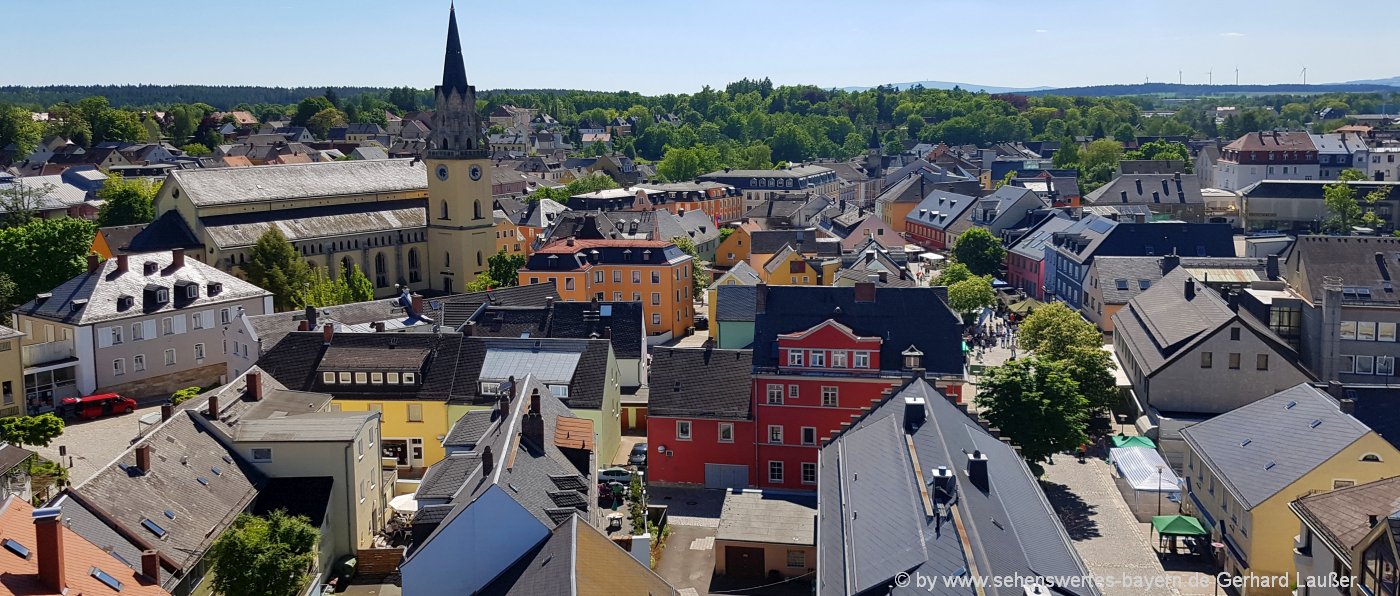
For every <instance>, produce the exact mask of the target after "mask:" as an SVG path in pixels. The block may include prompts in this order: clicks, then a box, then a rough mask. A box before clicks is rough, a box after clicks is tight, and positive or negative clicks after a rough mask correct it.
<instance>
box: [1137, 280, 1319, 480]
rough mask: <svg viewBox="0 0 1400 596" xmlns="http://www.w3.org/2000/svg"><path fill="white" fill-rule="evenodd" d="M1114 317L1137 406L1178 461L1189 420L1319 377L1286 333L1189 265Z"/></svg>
mask: <svg viewBox="0 0 1400 596" xmlns="http://www.w3.org/2000/svg"><path fill="white" fill-rule="evenodd" d="M1233 300H1235V299H1234V298H1232V299H1231V301H1233ZM1112 318H1113V329H1114V333H1113V348H1114V353H1115V354H1116V355H1117V356H1118V361H1119V362H1120V363H1122V370H1123V373H1124V374H1125V375H1126V376H1127V377H1128V380H1129V382H1131V383H1132V387H1133V394H1134V397H1135V398H1136V401H1137V408H1138V411H1139V412H1140V413H1141V415H1143V416H1145V417H1146V421H1145V424H1147V425H1149V426H1150V427H1152V428H1155V429H1156V435H1157V436H1156V440H1157V444H1158V446H1159V447H1160V449H1161V451H1162V453H1163V455H1164V456H1165V457H1166V459H1167V461H1169V462H1171V463H1172V465H1173V466H1175V467H1178V468H1180V467H1181V466H1182V463H1183V460H1182V456H1183V455H1184V450H1183V445H1182V444H1181V440H1180V438H1179V431H1180V430H1181V428H1182V427H1183V426H1185V425H1187V424H1190V423H1192V422H1195V421H1198V420H1201V419H1204V418H1209V417H1210V416H1214V415H1217V414H1223V413H1225V412H1229V411H1231V410H1235V409H1237V408H1240V407H1241V406H1244V405H1246V404H1249V403H1251V402H1253V401H1255V400H1258V399H1260V398H1263V397H1265V396H1267V395H1271V394H1273V393H1276V392H1278V391H1282V390H1283V389H1286V388H1288V387H1292V386H1294V385H1297V384H1298V383H1302V382H1306V381H1310V380H1312V375H1310V374H1308V372H1307V371H1306V370H1304V369H1303V368H1302V366H1301V365H1300V364H1299V363H1298V356H1297V353H1296V352H1295V351H1294V350H1293V348H1291V347H1289V346H1288V344H1287V343H1286V342H1285V341H1284V340H1283V339H1282V338H1280V337H1279V336H1278V335H1277V334H1275V333H1274V332H1273V331H1272V330H1270V329H1269V328H1268V326H1267V325H1265V324H1264V323H1261V322H1260V321H1259V320H1258V319H1256V318H1254V316H1253V315H1251V314H1249V313H1248V312H1239V309H1238V306H1236V305H1235V303H1233V302H1227V300H1226V299H1225V298H1223V297H1221V296H1220V295H1219V294H1217V293H1216V292H1215V290H1212V289H1210V288H1208V287H1206V286H1205V285H1204V284H1202V283H1201V282H1200V281H1199V280H1197V279H1196V278H1195V277H1194V276H1193V275H1192V274H1191V273H1190V272H1188V271H1186V270H1185V269H1184V268H1183V267H1176V268H1174V269H1172V270H1171V271H1170V272H1168V273H1167V274H1166V275H1164V276H1162V278H1161V279H1160V280H1159V281H1158V282H1157V283H1155V284H1152V286H1151V287H1150V288H1149V289H1147V290H1146V291H1144V292H1142V293H1140V294H1138V295H1137V296H1135V297H1133V298H1132V299H1131V300H1129V301H1128V304H1127V306H1125V307H1123V308H1121V309H1120V310H1118V312H1117V313H1115V314H1114V315H1113V317H1112ZM1140 424H1143V423H1141V422H1140Z"/></svg>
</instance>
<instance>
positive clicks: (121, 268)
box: [116, 255, 127, 275]
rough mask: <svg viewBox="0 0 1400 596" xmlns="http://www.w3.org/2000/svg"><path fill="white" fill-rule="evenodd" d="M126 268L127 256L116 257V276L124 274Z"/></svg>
mask: <svg viewBox="0 0 1400 596" xmlns="http://www.w3.org/2000/svg"><path fill="white" fill-rule="evenodd" d="M126 267H127V256H126V255H117V270H116V274H117V275H121V274H123V273H126Z"/></svg>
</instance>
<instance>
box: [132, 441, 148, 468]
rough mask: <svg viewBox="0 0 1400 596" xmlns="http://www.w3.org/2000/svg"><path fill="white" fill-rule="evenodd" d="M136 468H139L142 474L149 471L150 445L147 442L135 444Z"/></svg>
mask: <svg viewBox="0 0 1400 596" xmlns="http://www.w3.org/2000/svg"><path fill="white" fill-rule="evenodd" d="M136 469H137V470H140V471H141V473H142V474H148V473H150V471H151V446H150V445H149V444H145V443H142V444H141V445H137V446H136Z"/></svg>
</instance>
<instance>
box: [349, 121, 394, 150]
mask: <svg viewBox="0 0 1400 596" xmlns="http://www.w3.org/2000/svg"><path fill="white" fill-rule="evenodd" d="M388 137H389V133H387V132H384V128H383V127H381V126H379V125H378V124H375V123H373V122H351V123H350V125H349V126H347V127H346V128H345V140H346V141H348V142H351V143H363V142H365V141H380V143H381V144H384V145H387V144H388Z"/></svg>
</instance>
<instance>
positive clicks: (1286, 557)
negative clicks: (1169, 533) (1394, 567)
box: [1181, 384, 1400, 594]
mask: <svg viewBox="0 0 1400 596" xmlns="http://www.w3.org/2000/svg"><path fill="white" fill-rule="evenodd" d="M1181 436H1182V438H1183V439H1185V441H1186V445H1187V448H1188V453H1187V457H1186V462H1185V464H1186V465H1185V466H1184V468H1183V474H1181V477H1182V478H1183V480H1185V483H1186V491H1185V492H1186V496H1185V498H1184V499H1183V503H1182V505H1183V509H1184V510H1185V511H1186V512H1187V513H1189V514H1192V515H1196V516H1197V517H1198V518H1200V520H1201V521H1202V523H1203V525H1205V526H1206V527H1207V528H1209V529H1210V539H1211V540H1212V541H1216V542H1221V543H1224V544H1225V548H1223V549H1221V550H1220V552H1219V554H1218V555H1217V562H1218V563H1220V564H1222V565H1223V566H1224V570H1225V573H1228V574H1229V575H1232V576H1236V575H1240V576H1254V577H1256V578H1257V577H1259V576H1278V575H1284V574H1287V575H1288V576H1290V577H1292V575H1293V573H1294V572H1295V571H1296V570H1295V567H1294V550H1293V549H1294V545H1295V541H1294V540H1293V537H1294V535H1295V533H1296V531H1297V530H1296V528H1297V527H1298V526H1297V524H1296V523H1294V521H1293V520H1296V519H1297V517H1296V516H1295V515H1294V513H1293V512H1292V511H1291V510H1290V509H1289V505H1290V504H1291V503H1292V502H1294V501H1295V500H1297V499H1298V498H1300V497H1303V496H1306V495H1309V494H1315V493H1320V492H1326V491H1330V490H1336V489H1340V488H1346V487H1349V486H1355V485H1357V484H1363V483H1367V482H1372V481H1375V480H1380V479H1382V478H1387V477H1393V476H1395V475H1396V473H1397V472H1398V471H1400V459H1397V458H1400V451H1397V450H1396V449H1395V447H1392V446H1391V445H1390V443H1388V442H1386V441H1385V439H1382V438H1381V437H1380V436H1379V435H1377V434H1376V433H1375V431H1372V430H1371V429H1370V428H1368V427H1367V426H1366V425H1364V424H1362V423H1361V422H1360V421H1358V420H1357V419H1356V418H1354V417H1352V416H1351V415H1350V414H1347V413H1346V412H1343V411H1342V409H1341V406H1340V404H1339V403H1338V401H1337V400H1335V399H1333V398H1332V397H1331V396H1329V395H1327V394H1326V393H1324V392H1322V391H1319V390H1318V389H1316V388H1314V387H1312V386H1311V385H1307V384H1300V385H1297V386H1295V387H1291V388H1289V389H1285V390H1283V391H1280V392H1278V393H1275V394H1273V395H1270V396H1268V397H1265V398H1263V399H1260V400H1258V401H1255V402H1254V403H1251V404H1247V405H1245V406H1242V407H1240V408H1237V409H1235V410H1233V411H1231V412H1229V413H1226V414H1223V415H1221V416H1217V417H1215V418H1212V419H1210V420H1207V421H1205V422H1201V423H1199V424H1195V425H1192V426H1189V427H1187V428H1186V429H1184V430H1182V431H1181ZM1256 581H1257V580H1256ZM1290 587H1291V586H1290V584H1289V583H1283V584H1282V585H1276V586H1266V587H1262V588H1257V587H1248V588H1244V589H1242V590H1241V593H1242V594H1289V593H1290V591H1289V590H1290Z"/></svg>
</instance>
